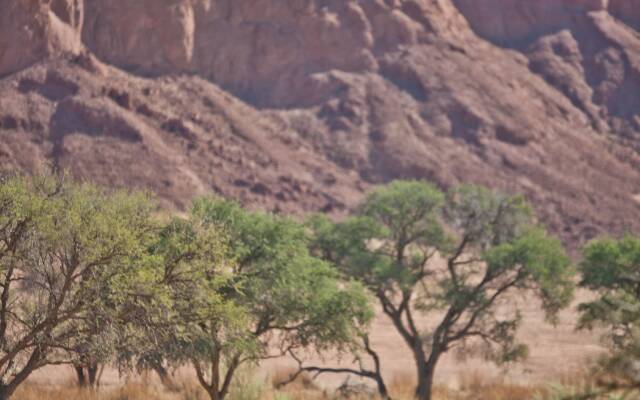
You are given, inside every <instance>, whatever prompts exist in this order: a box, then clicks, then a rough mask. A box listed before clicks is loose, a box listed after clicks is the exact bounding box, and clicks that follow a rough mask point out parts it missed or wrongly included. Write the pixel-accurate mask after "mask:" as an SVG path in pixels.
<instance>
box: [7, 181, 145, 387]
mask: <svg viewBox="0 0 640 400" xmlns="http://www.w3.org/2000/svg"><path fill="white" fill-rule="evenodd" d="M151 209H152V206H151V204H150V202H149V201H148V199H147V198H146V196H144V195H137V194H133V195H132V194H128V193H124V192H117V193H109V192H106V191H104V190H100V189H97V188H95V187H93V186H90V185H84V184H74V183H71V182H68V181H67V180H65V179H64V176H52V175H43V176H36V177H33V178H26V177H21V176H14V177H8V178H5V179H3V180H2V181H0V399H8V398H10V397H11V395H12V394H13V393H14V392H15V390H16V388H17V387H18V386H19V385H20V384H21V383H22V382H24V380H25V379H26V378H27V377H28V376H29V375H30V374H31V373H32V372H33V371H35V370H36V369H38V368H40V367H42V366H44V365H47V364H57V363H71V362H73V361H74V359H73V355H72V352H69V350H70V349H72V348H73V347H74V340H75V338H77V337H78V336H79V335H83V334H84V332H83V330H82V329H81V327H82V326H84V324H83V323H82V320H83V318H84V317H86V316H87V314H86V313H87V311H88V310H91V309H92V308H93V307H94V306H95V301H94V300H95V299H96V298H98V294H99V293H101V292H103V291H104V290H113V289H109V287H110V283H111V282H112V281H113V279H115V278H116V277H118V276H120V275H122V274H126V272H127V266H129V265H131V263H132V259H134V258H137V257H139V256H140V255H141V254H142V253H143V252H144V247H145V241H146V239H147V233H148V225H149V214H150V212H151Z"/></svg>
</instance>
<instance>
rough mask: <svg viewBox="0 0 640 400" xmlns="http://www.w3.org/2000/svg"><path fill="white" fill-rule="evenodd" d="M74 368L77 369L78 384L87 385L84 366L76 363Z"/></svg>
mask: <svg viewBox="0 0 640 400" xmlns="http://www.w3.org/2000/svg"><path fill="white" fill-rule="evenodd" d="M73 369H75V371H76V376H77V377H78V386H80V387H85V386H87V378H86V376H85V375H84V368H83V367H82V366H80V365H74V366H73Z"/></svg>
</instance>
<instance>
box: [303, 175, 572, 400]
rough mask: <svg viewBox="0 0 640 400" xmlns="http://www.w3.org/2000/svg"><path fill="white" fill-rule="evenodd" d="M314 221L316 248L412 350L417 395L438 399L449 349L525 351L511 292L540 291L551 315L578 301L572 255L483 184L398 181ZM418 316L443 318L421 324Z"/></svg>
mask: <svg viewBox="0 0 640 400" xmlns="http://www.w3.org/2000/svg"><path fill="white" fill-rule="evenodd" d="M310 225H311V226H312V228H313V231H314V232H315V238H314V248H315V249H316V252H317V254H319V255H321V256H322V257H324V258H325V259H327V260H330V261H331V262H333V263H335V264H336V265H337V266H338V267H339V269H340V271H341V272H342V273H343V274H344V275H345V276H346V277H348V278H349V279H357V280H359V281H360V282H362V283H363V285H365V286H366V287H367V288H368V289H369V291H370V292H371V293H372V294H373V295H374V296H375V298H376V299H377V300H378V302H379V304H380V306H381V307H382V310H383V312H384V314H385V315H386V316H387V317H388V318H389V319H390V320H391V321H392V323H393V326H394V327H395V329H396V330H397V331H398V333H399V334H400V335H401V337H402V338H403V341H404V343H405V344H406V346H408V347H409V349H410V350H411V351H412V353H413V356H414V361H415V365H416V375H417V376H416V378H417V387H416V392H415V393H416V398H419V399H425V400H430V399H431V393H432V388H433V378H434V373H435V371H436V367H437V364H438V362H439V360H440V359H441V357H442V355H443V354H445V353H447V352H448V351H450V350H452V349H457V350H459V351H461V352H463V353H467V354H471V353H473V352H476V351H478V350H481V351H482V354H484V355H485V356H487V357H488V358H491V359H492V360H495V361H498V362H506V361H513V360H516V359H518V358H519V357H521V356H524V355H525V354H526V351H525V347H524V346H523V345H522V344H519V343H518V342H517V341H516V337H515V333H516V330H517V327H518V325H519V323H520V313H519V310H518V306H517V305H516V304H514V303H513V302H511V301H509V300H510V299H511V298H512V297H511V295H512V294H514V293H516V292H517V293H522V292H530V293H532V294H535V295H537V296H538V297H539V298H540V299H541V304H542V307H543V308H544V310H545V311H546V313H547V316H548V318H549V319H550V320H551V321H553V319H554V317H555V316H556V314H557V312H558V311H559V310H560V309H561V308H562V307H564V306H566V305H568V304H569V302H570V300H571V298H572V288H573V284H572V276H573V272H574V270H573V268H572V265H571V262H570V260H569V258H568V257H567V255H566V254H565V251H564V249H563V247H562V245H561V244H560V242H559V241H558V240H557V239H555V238H552V237H550V236H549V235H547V234H546V233H545V232H544V230H543V229H541V228H540V227H537V226H535V225H534V221H533V218H532V213H531V211H530V209H529V207H528V206H527V205H526V203H525V202H524V200H523V199H522V197H520V196H505V195H501V194H498V193H494V192H491V191H489V190H487V189H484V188H480V187H476V186H460V187H458V188H455V189H453V190H452V191H451V192H449V193H448V194H447V195H445V194H443V193H442V192H440V191H439V190H437V189H436V188H435V187H433V186H431V185H429V184H427V183H421V182H415V181H396V182H393V183H391V184H389V185H387V186H384V187H380V188H378V189H375V190H374V191H373V192H371V194H370V195H369V196H368V197H367V198H366V200H365V201H364V202H363V203H362V204H361V206H360V207H359V209H358V213H357V215H356V216H355V217H353V218H350V219H348V220H346V221H344V222H341V223H337V224H336V223H332V222H331V221H329V220H328V219H327V218H325V217H314V218H313V219H312V220H311V222H310ZM498 309H501V312H498ZM505 310H508V311H509V312H504V311H505ZM418 314H422V315H431V316H432V318H434V319H436V320H437V321H438V322H437V324H436V325H435V327H434V328H433V329H429V330H423V329H422V328H421V326H420V324H419V323H418V322H417V321H416V316H417V315H418Z"/></svg>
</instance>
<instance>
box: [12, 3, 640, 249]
mask: <svg viewBox="0 0 640 400" xmlns="http://www.w3.org/2000/svg"><path fill="white" fill-rule="evenodd" d="M638 10H640V1H637V0H611V1H605V0H598V1H586V0H580V1H575V0H563V1H558V0H553V1H552V0H544V1H535V2H532V1H529V0H482V1H479V0H384V1H383V0H359V1H355V0H354V1H345V0H286V1H285V0H170V1H169V0H167V1H162V2H159V1H155V0H140V1H136V2H131V1H128V0H48V1H44V0H0V76H2V77H4V78H3V79H2V80H1V81H0V94H1V96H0V137H2V140H1V142H0V163H2V166H3V167H19V168H21V169H24V170H32V169H34V168H37V166H38V165H41V164H42V163H43V162H44V161H45V160H50V161H52V162H54V163H56V164H59V165H62V166H67V167H70V168H71V169H72V170H73V171H74V173H76V174H77V175H79V176H82V177H85V178H90V179H95V180H97V181H99V182H101V183H105V184H112V185H114V184H115V185H131V186H137V187H149V188H152V189H153V190H154V191H156V192H158V194H159V195H160V197H161V198H162V199H164V200H165V202H166V204H172V205H177V206H178V207H184V206H185V204H187V202H188V199H189V198H190V197H191V196H193V195H196V194H202V193H207V192H211V191H218V192H221V193H223V194H225V195H229V196H233V197H236V198H239V199H241V200H243V201H244V202H247V203H252V204H256V205H259V206H264V207H266V208H270V209H276V210H282V211H287V212H303V211H313V210H323V211H331V212H335V213H341V212H344V211H345V210H346V209H348V207H349V206H350V205H352V204H354V202H355V200H356V199H358V198H359V197H360V195H361V193H362V192H363V190H365V189H366V188H367V187H368V186H369V185H371V184H375V183H379V182H383V181H388V180H390V179H393V178H426V179H430V180H433V181H435V182H437V183H438V184H439V185H441V186H444V187H446V186H449V185H452V184H455V183H457V182H460V181H473V182H477V183H482V184H487V185H491V186H494V187H500V188H504V189H507V190H513V191H521V192H523V193H525V194H526V195H527V196H528V197H529V198H530V199H531V200H532V201H533V202H534V204H535V205H536V207H537V208H538V211H539V214H540V216H541V218H542V219H543V220H544V221H545V222H546V223H547V224H549V226H550V227H551V228H552V229H553V230H554V231H555V232H557V233H559V234H561V235H562V236H563V238H564V239H565V240H566V242H567V243H570V244H572V245H575V244H577V243H579V242H581V241H583V240H585V239H588V238H591V237H593V236H595V235H597V234H599V233H602V232H614V233H620V232H624V231H627V230H635V231H640V229H639V228H640V222H638V220H639V218H638V216H639V215H640V203H639V201H638V194H639V193H640V168H639V166H640V158H639V156H638V151H639V149H640V139H639V138H640V91H639V90H638V89H640V86H639V85H640V34H639V33H638V30H637V29H638V27H640V13H639V12H638Z"/></svg>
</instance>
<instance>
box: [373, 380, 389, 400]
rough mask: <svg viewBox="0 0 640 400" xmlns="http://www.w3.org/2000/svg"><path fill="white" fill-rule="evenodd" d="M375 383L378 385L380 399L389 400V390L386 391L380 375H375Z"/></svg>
mask: <svg viewBox="0 0 640 400" xmlns="http://www.w3.org/2000/svg"><path fill="white" fill-rule="evenodd" d="M376 384H377V385H378V394H380V398H382V400H391V397H390V396H389V392H388V391H387V385H385V384H384V380H383V379H382V376H380V375H378V376H376Z"/></svg>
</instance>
